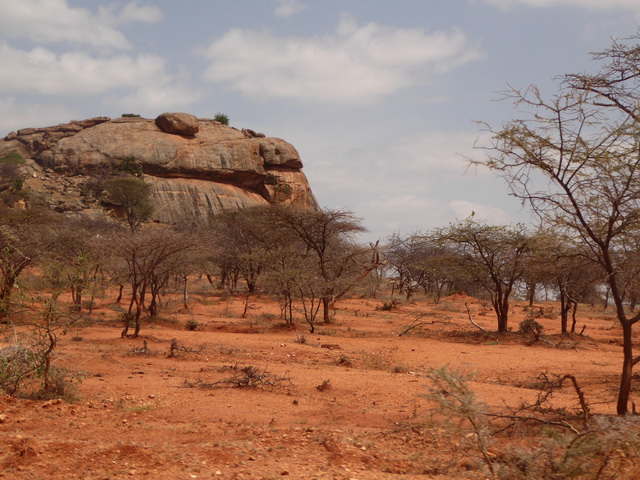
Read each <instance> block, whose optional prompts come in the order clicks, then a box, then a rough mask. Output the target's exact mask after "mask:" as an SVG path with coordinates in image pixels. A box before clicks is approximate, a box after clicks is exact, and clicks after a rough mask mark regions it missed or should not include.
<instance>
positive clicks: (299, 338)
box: [296, 334, 307, 345]
mask: <svg viewBox="0 0 640 480" xmlns="http://www.w3.org/2000/svg"><path fill="white" fill-rule="evenodd" d="M296 342H297V343H299V344H301V345H304V344H306V343H307V336H306V335H304V334H300V335H298V336H297V337H296Z"/></svg>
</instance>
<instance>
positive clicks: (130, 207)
mask: <svg viewBox="0 0 640 480" xmlns="http://www.w3.org/2000/svg"><path fill="white" fill-rule="evenodd" d="M105 190H106V191H107V194H108V197H109V201H110V202H111V203H113V204H114V205H117V206H118V207H120V208H121V209H122V212H123V213H124V216H125V219H126V221H127V224H128V225H129V228H130V229H131V231H132V232H135V231H136V230H137V229H138V228H139V227H140V226H141V225H142V223H143V222H144V221H145V220H147V219H148V218H149V217H150V216H151V214H152V213H153V204H152V203H151V185H149V184H147V183H145V182H144V180H141V179H139V178H135V177H118V178H112V179H109V180H107V181H106V182H105Z"/></svg>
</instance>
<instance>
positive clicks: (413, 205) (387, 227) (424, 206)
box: [358, 194, 454, 240]
mask: <svg viewBox="0 0 640 480" xmlns="http://www.w3.org/2000/svg"><path fill="white" fill-rule="evenodd" d="M358 213H359V214H361V215H363V216H364V218H365V220H366V222H365V223H366V225H367V226H368V228H369V229H370V230H371V232H372V234H373V235H371V238H369V239H370V240H376V238H373V237H375V236H376V234H377V235H378V236H379V235H380V234H381V233H382V232H384V234H386V235H391V234H392V233H400V234H408V233H411V232H414V231H417V230H422V231H426V230H429V229H432V228H435V227H439V226H443V225H446V224H447V222H449V221H450V220H451V218H452V217H453V214H454V212H453V211H452V209H451V208H450V207H449V206H448V205H447V204H445V203H443V202H441V201H439V200H437V199H434V198H425V197H421V196H418V195H411V194H405V195H393V196H388V195H384V196H380V197H376V198H373V199H371V201H369V202H368V203H366V204H364V205H361V206H359V208H358Z"/></svg>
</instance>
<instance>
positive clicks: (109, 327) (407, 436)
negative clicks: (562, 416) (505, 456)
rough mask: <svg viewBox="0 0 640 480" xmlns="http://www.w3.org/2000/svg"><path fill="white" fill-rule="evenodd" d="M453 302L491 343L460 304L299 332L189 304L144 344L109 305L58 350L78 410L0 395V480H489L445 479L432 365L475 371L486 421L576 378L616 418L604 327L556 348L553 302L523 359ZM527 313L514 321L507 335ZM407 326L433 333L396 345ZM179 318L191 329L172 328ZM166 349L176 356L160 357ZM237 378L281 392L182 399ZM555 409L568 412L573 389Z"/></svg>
mask: <svg viewBox="0 0 640 480" xmlns="http://www.w3.org/2000/svg"><path fill="white" fill-rule="evenodd" d="M465 301H468V302H469V306H470V308H471V313H472V315H473V318H474V319H475V320H476V321H477V322H478V323H479V324H480V325H481V326H483V327H484V328H486V329H487V330H492V329H495V325H496V321H495V318H494V316H493V313H492V312H491V311H490V310H489V309H488V308H487V306H486V305H483V304H482V303H481V302H478V301H476V300H474V299H471V298H465V297H455V298H447V299H444V300H443V302H442V303H440V304H439V305H437V306H435V305H433V304H432V303H429V302H427V301H426V300H418V301H416V302H414V303H406V302H405V303H402V304H400V305H399V306H398V307H397V308H394V309H393V310H391V311H382V310H380V309H379V307H380V306H381V305H382V301H381V300H375V299H350V300H343V301H341V302H340V303H339V304H338V310H337V312H336V318H335V322H334V323H333V324H330V325H320V326H319V327H318V332H317V333H316V334H310V333H308V331H307V330H306V329H305V327H304V325H302V324H300V325H299V326H298V328H297V330H296V331H291V330H287V329H284V328H283V327H282V326H281V325H279V324H280V320H279V318H278V316H277V314H278V313H279V310H278V306H277V304H276V303H275V302H273V301H272V300H269V299H266V298H253V299H252V300H251V302H252V305H251V306H252V307H253V308H251V309H250V310H249V315H248V318H246V319H243V318H239V317H240V314H241V312H242V306H243V298H241V297H240V298H234V297H229V298H221V297H218V296H207V295H202V296H198V295H194V296H193V297H192V301H191V305H190V309H189V311H186V312H185V311H180V310H179V308H180V306H179V305H178V301H177V300H175V301H174V303H173V304H169V305H168V306H167V307H165V308H164V310H163V311H162V312H161V314H162V317H163V319H162V320H155V321H150V320H145V323H144V325H143V329H142V332H141V335H142V336H141V337H140V338H138V339H121V338H120V329H121V328H120V325H119V324H118V323H117V322H116V321H115V319H116V318H117V315H118V310H119V307H118V306H117V305H114V304H113V303H109V302H108V300H107V299H103V300H101V302H102V305H101V306H100V308H98V309H97V310H95V311H94V313H93V314H92V315H91V317H90V318H91V321H90V322H89V325H88V326H78V327H74V328H73V329H72V330H71V331H70V332H68V334H67V335H66V336H63V337H61V339H60V343H59V346H58V349H57V355H56V359H55V361H56V363H57V364H58V365H60V366H64V367H66V368H69V369H71V370H74V371H79V370H82V371H84V372H86V378H85V380H84V381H83V382H82V383H81V384H80V385H79V387H78V388H79V399H78V400H77V401H76V402H72V403H68V402H63V401H59V400H53V401H46V402H43V401H34V400H25V399H14V398H10V397H6V396H5V397H0V465H1V468H0V478H10V479H84V480H106V479H111V480H116V479H137V478H141V479H146V478H149V479H151V478H153V479H187V480H188V479H211V478H219V479H276V478H291V479H318V480H320V479H345V480H346V479H358V480H367V479H372V480H375V479H387V478H394V479H418V478H420V479H425V478H428V479H458V478H459V479H463V478H464V479H470V478H471V479H473V478H486V475H483V474H482V470H481V468H480V467H477V466H475V467H474V466H473V465H472V463H473V462H472V460H471V459H468V460H466V462H467V464H468V466H467V468H468V469H469V470H468V471H465V468H464V465H465V461H464V460H463V461H459V460H458V461H457V463H455V466H452V464H451V462H450V460H448V459H450V458H451V455H450V453H451V452H452V449H454V447H455V445H453V444H451V442H450V441H449V440H447V439H446V438H445V436H444V435H443V432H442V431H441V430H440V429H439V427H438V426H437V424H433V423H431V420H430V419H431V417H430V412H431V410H432V407H433V405H430V404H429V402H428V401H427V400H425V399H424V398H423V396H422V395H423V394H424V393H425V392H426V390H427V379H426V378H425V376H424V373H425V371H427V370H428V369H430V368H435V367H440V366H442V365H449V366H450V367H452V368H456V369H459V370H461V371H463V372H468V373H475V379H474V381H473V382H471V385H472V387H473V389H474V391H475V392H476V393H477V394H478V396H479V397H480V398H481V399H482V400H483V401H484V402H485V403H487V404H488V405H490V406H492V407H496V408H499V407H501V406H503V404H505V403H506V404H507V405H513V406H515V405H516V404H518V403H519V402H520V401H521V400H522V399H526V400H533V399H534V398H535V396H536V393H537V391H536V390H535V385H536V382H537V380H536V377H537V375H538V374H539V373H541V372H544V371H548V372H549V373H556V374H566V373H571V374H574V375H575V376H576V378H577V379H578V381H579V383H580V385H581V387H582V388H583V390H584V391H585V394H586V395H587V398H588V401H589V402H590V403H591V405H592V408H593V410H594V411H595V412H597V413H606V414H612V413H614V410H615V403H614V402H615V396H616V392H617V387H618V382H619V370H620V367H621V357H622V353H621V345H620V338H621V332H620V329H619V328H618V326H617V324H616V322H615V321H614V319H613V316H612V315H611V314H605V313H604V312H603V311H602V308H597V307H586V306H584V307H583V306H581V310H579V312H578V314H579V315H578V316H579V321H578V329H581V328H582V326H583V325H586V330H585V333H584V335H583V336H579V335H574V336H571V337H561V336H559V335H558V333H559V327H560V326H559V317H558V315H557V311H558V306H557V304H551V303H549V304H540V305H541V306H543V307H544V309H545V313H547V314H548V315H547V316H546V317H545V318H539V319H538V321H539V322H540V323H542V324H543V325H544V327H545V329H544V333H545V337H544V338H546V339H547V340H549V342H551V343H546V342H535V343H533V344H531V345H527V343H530V342H527V341H526V339H524V338H523V335H520V334H516V333H509V334H505V335H501V336H499V335H497V334H495V333H486V334H483V333H482V332H480V331H479V330H478V329H477V328H475V327H474V326H473V325H471V323H470V322H469V320H468V317H467V311H466V309H465V307H464V302H465ZM525 308H526V306H525V305H524V304H518V303H517V302H516V305H515V306H514V307H513V314H512V317H511V319H510V322H511V325H512V326H513V329H514V331H515V330H517V328H518V324H519V322H520V321H521V320H522V319H523V318H524V316H525ZM553 311H555V312H556V314H555V315H554V314H553ZM549 312H551V314H549ZM418 315H424V316H423V317H422V318H421V319H422V321H424V322H434V323H429V324H427V325H424V326H423V327H422V328H417V329H414V330H412V331H411V332H409V333H408V334H406V335H403V336H399V333H401V332H402V331H403V329H405V328H406V327H407V326H408V325H409V324H410V323H411V322H412V321H413V320H414V319H415V318H416V317H417V316H418ZM547 317H549V318H547ZM190 320H193V321H196V322H198V323H199V326H198V328H197V329H196V330H195V331H187V330H185V328H184V326H185V323H186V322H187V321H190ZM6 333H7V336H6V338H5V342H4V343H2V344H0V346H3V345H6V344H7V343H8V342H10V341H11V338H10V332H9V331H8V330H7V332H6ZM172 339H175V340H176V341H177V345H178V346H179V347H182V348H180V349H179V350H178V351H176V355H175V356H174V357H173V358H169V357H168V353H169V350H170V344H171V341H172ZM145 343H146V351H145V350H144V345H145ZM552 344H553V345H552ZM186 350H189V351H186ZM246 366H254V367H256V368H258V369H260V371H263V370H264V371H267V372H269V373H270V374H271V377H270V378H272V379H276V380H277V379H278V378H282V377H284V379H289V380H290V381H282V382H281V383H280V384H278V385H275V386H271V387H269V386H258V387H255V388H230V387H229V386H222V385H218V386H219V387H220V388H198V387H197V386H194V384H195V383H196V382H198V381H200V382H201V383H208V384H211V383H213V382H216V381H220V380H225V379H229V378H230V377H232V376H233V375H239V374H240V373H241V372H240V369H241V368H243V367H246ZM187 384H191V385H192V386H191V387H188V386H187ZM322 385H324V386H325V387H326V388H324V389H323V388H318V387H321V386H322ZM557 398H558V401H559V402H560V403H562V402H565V403H566V404H567V405H569V404H574V403H575V395H573V394H572V392H571V391H570V390H569V389H567V390H566V392H563V393H561V394H560V395H559V396H558V397H557ZM463 456H464V452H463ZM471 456H474V457H477V454H473V455H471V454H470V455H469V457H471Z"/></svg>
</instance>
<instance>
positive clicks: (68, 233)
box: [44, 218, 114, 312]
mask: <svg viewBox="0 0 640 480" xmlns="http://www.w3.org/2000/svg"><path fill="white" fill-rule="evenodd" d="M113 227H114V225H113V224H112V223H111V222H107V221H102V220H91V219H85V218H80V219H74V220H66V221H65V224H64V228H62V229H60V232H59V233H58V235H57V241H56V248H54V249H52V251H51V252H50V254H49V255H47V258H46V260H45V262H44V263H45V264H46V266H47V269H46V270H47V272H48V277H49V280H50V281H53V283H54V284H55V285H57V287H58V288H60V289H63V288H68V289H69V290H70V291H71V300H72V302H73V305H74V310H75V311H78V312H79V311H81V310H82V302H83V298H84V294H85V293H90V294H91V301H90V304H91V305H93V298H94V295H95V293H96V290H97V288H98V287H99V285H100V284H101V283H102V282H103V281H104V278H103V277H102V276H101V271H102V268H103V266H104V265H105V263H106V262H107V260H108V259H107V255H108V251H109V249H108V248H106V243H107V240H108V237H109V233H110V232H111V231H112V230H113ZM90 308H91V307H90Z"/></svg>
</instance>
